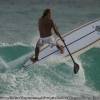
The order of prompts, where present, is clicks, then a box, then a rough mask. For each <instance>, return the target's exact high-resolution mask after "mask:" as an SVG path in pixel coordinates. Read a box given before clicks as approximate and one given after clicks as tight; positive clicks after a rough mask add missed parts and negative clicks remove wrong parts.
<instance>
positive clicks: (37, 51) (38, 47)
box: [31, 41, 40, 62]
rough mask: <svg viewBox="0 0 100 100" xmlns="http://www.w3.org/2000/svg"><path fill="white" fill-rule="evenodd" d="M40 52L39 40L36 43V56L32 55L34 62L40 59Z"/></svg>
mask: <svg viewBox="0 0 100 100" xmlns="http://www.w3.org/2000/svg"><path fill="white" fill-rule="evenodd" d="M39 52H40V41H38V42H37V44H36V48H35V57H34V58H33V57H31V60H32V61H33V62H36V61H38V56H39Z"/></svg>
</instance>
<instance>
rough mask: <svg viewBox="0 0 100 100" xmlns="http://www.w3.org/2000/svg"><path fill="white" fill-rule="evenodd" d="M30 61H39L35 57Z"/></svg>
mask: <svg viewBox="0 0 100 100" xmlns="http://www.w3.org/2000/svg"><path fill="white" fill-rule="evenodd" d="M30 59H31V61H32V62H33V63H35V62H36V61H38V59H36V58H33V57H31V58H30Z"/></svg>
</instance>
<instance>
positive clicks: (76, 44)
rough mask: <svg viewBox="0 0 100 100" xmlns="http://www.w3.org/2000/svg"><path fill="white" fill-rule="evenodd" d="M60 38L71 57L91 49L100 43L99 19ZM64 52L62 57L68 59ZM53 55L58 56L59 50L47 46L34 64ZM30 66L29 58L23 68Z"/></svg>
mask: <svg viewBox="0 0 100 100" xmlns="http://www.w3.org/2000/svg"><path fill="white" fill-rule="evenodd" d="M62 37H63V39H64V40H65V43H66V45H67V47H68V49H69V51H70V53H71V54H72V55H73V54H76V53H77V52H80V51H82V50H84V49H87V48H88V47H92V45H93V44H95V43H96V42H99V43H100V19H97V20H95V21H91V22H89V23H87V24H85V25H82V26H80V27H78V28H76V29H74V30H72V31H70V32H68V33H66V34H65V35H64V36H62ZM60 41H61V40H60V39H58V40H57V42H60ZM64 50H65V52H64V54H63V55H62V56H64V57H68V56H69V53H68V51H67V50H66V48H65V47H64ZM54 55H60V53H59V50H58V49H57V48H56V47H53V48H51V47H49V46H46V47H45V48H43V49H42V50H41V51H40V54H39V60H38V61H37V62H35V63H41V62H43V61H45V60H47V59H48V58H50V57H51V56H54ZM32 56H33V55H32ZM32 56H31V57H32ZM35 63H34V64H35ZM32 64H33V62H32V61H31V60H30V58H29V59H28V61H26V63H25V64H24V66H30V65H32Z"/></svg>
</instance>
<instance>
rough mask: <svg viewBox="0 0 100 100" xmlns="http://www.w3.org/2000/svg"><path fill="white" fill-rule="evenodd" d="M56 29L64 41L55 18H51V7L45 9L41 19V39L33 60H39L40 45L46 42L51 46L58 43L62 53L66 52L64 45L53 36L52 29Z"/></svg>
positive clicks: (57, 45)
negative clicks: (55, 23) (56, 25)
mask: <svg viewBox="0 0 100 100" xmlns="http://www.w3.org/2000/svg"><path fill="white" fill-rule="evenodd" d="M52 29H53V30H54V32H55V34H56V35H57V36H58V37H60V39H61V40H62V41H63V39H62V38H61V36H60V34H59V32H58V31H57V29H56V27H55V25H54V23H53V20H52V19H51V11H50V9H45V10H44V12H43V15H42V17H41V18H40V19H39V32H40V39H39V40H38V42H37V44H36V48H35V58H31V60H32V61H33V62H36V61H38V56H39V51H40V47H41V46H43V45H44V44H49V45H51V46H54V45H56V47H57V48H58V49H59V50H60V53H61V54H63V53H64V47H63V46H62V45H60V44H58V43H56V41H54V38H53V37H52V32H51V30H52Z"/></svg>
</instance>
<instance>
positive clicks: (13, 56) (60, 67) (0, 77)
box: [0, 0, 100, 96]
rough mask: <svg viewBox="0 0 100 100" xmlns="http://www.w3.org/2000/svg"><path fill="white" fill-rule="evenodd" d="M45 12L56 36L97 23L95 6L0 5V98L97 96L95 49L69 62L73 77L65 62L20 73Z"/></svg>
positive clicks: (13, 1)
mask: <svg viewBox="0 0 100 100" xmlns="http://www.w3.org/2000/svg"><path fill="white" fill-rule="evenodd" d="M46 7H50V8H51V9H52V13H53V19H54V21H55V23H56V24H57V26H58V28H59V31H60V32H61V34H64V33H65V32H68V31H70V30H71V29H73V28H75V27H78V26H80V25H81V24H84V23H86V22H88V21H91V20H94V19H96V18H99V17H100V8H99V7H100V1H99V0H91V2H90V0H84V1H81V0H76V1H75V0H58V1H57V0H55V1H49V0H47V1H46V0H43V1H41V0H29V1H28V0H9V1H7V0H1V1H0V96H9V95H17V96H19V95H21V96H82V95H85V96H99V94H100V85H99V84H100V74H99V73H100V48H99V47H98V48H93V49H90V50H88V51H87V52H85V53H83V54H81V55H80V56H79V58H75V60H76V61H77V62H78V63H79V64H80V65H81V68H80V71H79V73H78V74H77V75H74V74H73V64H72V62H70V61H66V58H62V60H61V58H58V59H55V58H54V57H53V58H52V59H53V61H45V63H44V64H41V65H31V66H30V67H28V68H24V67H23V63H24V62H25V60H26V57H27V56H28V54H29V53H30V52H32V51H34V48H35V44H36V41H37V39H38V37H39V34H38V28H37V25H38V24H37V22H38V18H39V17H40V16H41V14H42V11H43V10H44V9H45V8H46Z"/></svg>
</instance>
